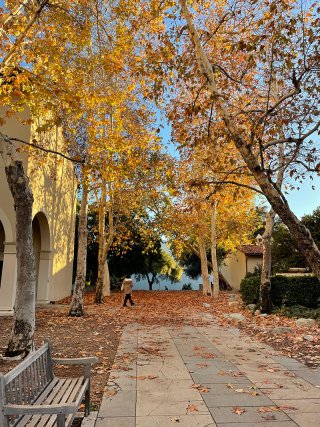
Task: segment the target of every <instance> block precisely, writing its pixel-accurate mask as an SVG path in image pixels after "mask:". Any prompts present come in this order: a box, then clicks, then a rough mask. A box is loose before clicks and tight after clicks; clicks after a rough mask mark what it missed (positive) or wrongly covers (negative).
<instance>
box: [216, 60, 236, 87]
mask: <svg viewBox="0 0 320 427" xmlns="http://www.w3.org/2000/svg"><path fill="white" fill-rule="evenodd" d="M212 68H213V71H214V69H215V68H218V70H220V71H221V72H222V73H223V74H224V75H225V76H226V77H228V79H230V80H232V81H233V82H235V83H239V84H241V83H242V82H241V81H240V80H237V79H234V78H233V77H231V76H230V74H229V73H227V72H226V70H225V69H224V68H223V67H221V65H219V64H212Z"/></svg>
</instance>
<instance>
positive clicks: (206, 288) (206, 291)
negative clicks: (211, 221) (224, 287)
mask: <svg viewBox="0 0 320 427" xmlns="http://www.w3.org/2000/svg"><path fill="white" fill-rule="evenodd" d="M197 214H198V243H199V253H200V263H201V277H202V292H203V295H212V291H211V284H210V277H209V271H208V261H207V251H206V242H205V237H204V232H203V221H202V215H201V207H199V206H198V207H197Z"/></svg>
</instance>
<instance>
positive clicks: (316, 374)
mask: <svg viewBox="0 0 320 427" xmlns="http://www.w3.org/2000/svg"><path fill="white" fill-rule="evenodd" d="M291 372H293V373H294V374H296V375H297V376H299V377H300V378H303V379H304V380H305V381H307V382H308V383H310V384H312V385H314V386H318V387H320V370H319V369H310V368H309V369H306V367H305V366H304V369H299V370H298V371H296V370H292V371H291Z"/></svg>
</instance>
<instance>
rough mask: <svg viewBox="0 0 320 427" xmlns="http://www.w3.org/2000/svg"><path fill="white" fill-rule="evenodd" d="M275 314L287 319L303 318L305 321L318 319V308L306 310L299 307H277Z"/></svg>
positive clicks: (319, 316) (319, 314)
mask: <svg viewBox="0 0 320 427" xmlns="http://www.w3.org/2000/svg"><path fill="white" fill-rule="evenodd" d="M274 312H275V313H276V314H280V315H281V316H287V317H298V318H300V317H305V318H306V319H320V308H306V307H302V306H301V305H294V306H292V307H284V306H282V307H280V308H279V307H278V308H277V309H276V310H275V311H274Z"/></svg>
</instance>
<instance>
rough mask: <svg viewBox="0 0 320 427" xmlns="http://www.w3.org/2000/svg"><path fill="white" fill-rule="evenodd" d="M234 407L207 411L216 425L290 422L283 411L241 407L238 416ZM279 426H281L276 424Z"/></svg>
mask: <svg viewBox="0 0 320 427" xmlns="http://www.w3.org/2000/svg"><path fill="white" fill-rule="evenodd" d="M234 408H235V406H225V407H216V408H210V407H209V411H210V413H211V415H212V416H213V418H214V420H215V422H216V423H218V424H219V423H235V424H238V423H248V422H249V423H263V422H266V421H267V420H269V421H277V422H280V421H281V422H282V421H291V419H290V418H289V416H288V415H286V414H285V413H284V412H283V411H274V410H272V407H269V408H270V412H259V408H260V407H257V406H241V409H244V411H245V412H243V413H242V414H241V415H238V414H236V413H235V412H234ZM277 426H279V427H280V426H281V424H277Z"/></svg>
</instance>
